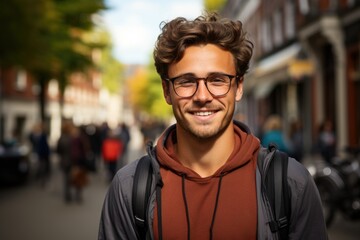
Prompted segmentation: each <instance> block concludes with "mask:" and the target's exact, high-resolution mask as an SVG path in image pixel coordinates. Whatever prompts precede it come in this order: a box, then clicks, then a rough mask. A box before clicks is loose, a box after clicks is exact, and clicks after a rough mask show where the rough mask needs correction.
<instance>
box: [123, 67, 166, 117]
mask: <svg viewBox="0 0 360 240" xmlns="http://www.w3.org/2000/svg"><path fill="white" fill-rule="evenodd" d="M128 81H129V89H130V93H131V96H130V102H131V104H132V106H133V109H134V110H135V113H136V115H146V116H148V117H151V118H156V119H162V120H168V119H169V118H170V117H171V116H172V109H171V106H169V105H168V104H167V103H166V101H165V99H164V96H163V90H162V86H161V79H160V77H159V75H158V74H157V73H156V70H155V67H154V64H149V65H148V66H147V67H146V68H144V69H139V70H138V71H137V72H136V73H135V74H134V76H133V77H131V78H130V79H129V80H128Z"/></svg>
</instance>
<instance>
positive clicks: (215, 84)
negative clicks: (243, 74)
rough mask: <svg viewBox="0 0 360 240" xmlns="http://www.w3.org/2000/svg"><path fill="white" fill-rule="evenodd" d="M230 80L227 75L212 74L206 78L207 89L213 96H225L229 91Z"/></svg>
mask: <svg viewBox="0 0 360 240" xmlns="http://www.w3.org/2000/svg"><path fill="white" fill-rule="evenodd" d="M230 82H231V79H230V77H229V76H228V75H223V74H214V75H210V76H209V77H208V78H207V88H208V90H209V92H210V93H211V94H212V95H214V96H220V95H225V94H227V93H228V91H229V89H230Z"/></svg>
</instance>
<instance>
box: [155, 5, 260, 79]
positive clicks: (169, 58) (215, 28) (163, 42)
mask: <svg viewBox="0 0 360 240" xmlns="http://www.w3.org/2000/svg"><path fill="white" fill-rule="evenodd" d="M160 26H161V29H162V33H161V34H160V35H159V36H158V39H157V41H156V44H155V49H154V60H155V67H156V70H157V72H158V73H159V75H160V77H161V78H162V79H165V78H167V77H168V68H169V65H170V64H172V63H176V62H178V61H180V60H181V58H182V57H183V55H184V51H185V49H186V48H187V47H189V46H194V45H205V44H215V45H217V46H219V47H221V48H222V49H224V50H226V51H229V52H231V53H232V55H233V56H234V59H235V66H236V73H237V75H238V76H239V77H242V76H243V75H244V74H245V73H246V71H247V70H248V68H249V61H250V58H251V56H252V52H253V43H252V42H251V41H250V40H248V39H247V37H246V32H245V31H244V30H243V25H242V23H241V22H240V21H232V20H230V19H226V18H220V16H219V15H218V14H217V13H215V12H212V13H206V14H204V15H203V16H199V17H197V18H196V19H195V20H192V21H190V20H187V19H185V18H183V17H178V18H175V19H174V20H172V21H170V22H168V23H166V22H162V23H161V24H160Z"/></svg>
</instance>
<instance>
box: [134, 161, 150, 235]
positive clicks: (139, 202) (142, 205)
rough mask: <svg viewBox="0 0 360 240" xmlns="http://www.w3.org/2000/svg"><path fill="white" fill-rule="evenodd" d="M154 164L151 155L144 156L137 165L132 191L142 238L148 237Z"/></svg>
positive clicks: (137, 226) (137, 225)
mask: <svg viewBox="0 0 360 240" xmlns="http://www.w3.org/2000/svg"><path fill="white" fill-rule="evenodd" d="M152 172H153V170H152V166H151V159H150V157H149V156H147V155H146V156H143V157H142V158H141V159H140V160H139V163H138V165H137V167H136V170H135V175H134V186H133V192H132V207H133V212H134V218H135V224H136V228H137V232H138V235H139V238H140V239H146V232H147V221H146V219H147V218H146V211H147V206H148V202H149V197H150V188H151V181H152Z"/></svg>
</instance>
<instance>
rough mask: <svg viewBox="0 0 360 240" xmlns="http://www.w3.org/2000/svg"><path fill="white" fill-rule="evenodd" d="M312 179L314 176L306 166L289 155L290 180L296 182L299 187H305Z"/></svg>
mask: <svg viewBox="0 0 360 240" xmlns="http://www.w3.org/2000/svg"><path fill="white" fill-rule="evenodd" d="M311 179H312V176H311V174H310V173H309V171H308V170H307V169H306V167H305V166H304V165H302V164H301V163H299V162H298V161H296V160H295V159H294V158H291V157H289V162H288V181H290V182H294V183H296V185H298V187H304V186H305V185H306V184H307V183H308V181H309V180H311Z"/></svg>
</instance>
